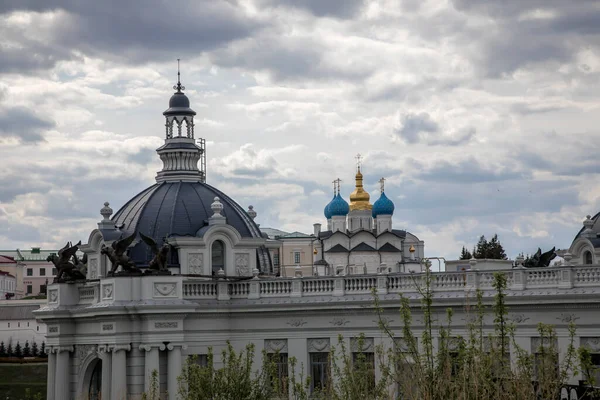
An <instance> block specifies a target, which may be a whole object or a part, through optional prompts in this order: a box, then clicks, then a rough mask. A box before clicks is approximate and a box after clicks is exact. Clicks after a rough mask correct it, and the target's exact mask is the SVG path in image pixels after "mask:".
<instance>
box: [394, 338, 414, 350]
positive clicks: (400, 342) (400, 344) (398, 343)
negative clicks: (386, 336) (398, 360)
mask: <svg viewBox="0 0 600 400" xmlns="http://www.w3.org/2000/svg"><path fill="white" fill-rule="evenodd" d="M414 339H415V342H416V343H415V344H417V345H418V341H419V339H418V338H414ZM394 346H395V347H396V351H399V352H401V353H408V352H409V351H410V349H409V348H408V343H406V339H405V338H403V337H398V338H394Z"/></svg>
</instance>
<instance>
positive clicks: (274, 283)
mask: <svg viewBox="0 0 600 400" xmlns="http://www.w3.org/2000/svg"><path fill="white" fill-rule="evenodd" d="M498 272H500V273H503V274H505V275H506V277H507V284H508V287H507V290H509V291H515V292H521V291H525V290H528V289H571V288H584V287H596V286H598V287H600V266H559V267H548V268H540V269H525V268H515V269H511V270H503V271H498ZM494 274H495V272H494V271H477V270H468V271H461V272H433V273H431V290H432V291H433V293H434V294H435V293H442V292H460V291H465V292H473V291H475V290H477V289H481V290H493V282H494ZM425 278H426V275H425V274H424V273H414V274H413V273H410V274H404V273H394V274H387V273H381V274H377V275H375V274H373V275H345V276H324V277H298V278H266V279H259V278H254V279H249V280H245V281H237V282H234V281H226V280H214V281H213V280H206V279H203V278H192V277H187V276H178V275H173V276H168V277H164V276H163V277H160V276H158V277H156V276H146V277H116V278H103V279H100V280H97V281H93V282H86V283H84V284H78V285H72V284H53V285H51V286H50V287H49V288H48V306H49V307H53V306H59V305H78V304H81V305H87V304H96V303H99V302H104V303H111V302H115V301H131V300H166V299H181V300H194V301H196V300H230V299H260V298H269V297H310V296H333V297H339V296H345V295H360V294H369V293H371V291H372V290H373V289H376V290H377V292H378V293H379V294H388V293H417V291H418V288H420V287H424V284H425Z"/></svg>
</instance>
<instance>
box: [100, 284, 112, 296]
mask: <svg viewBox="0 0 600 400" xmlns="http://www.w3.org/2000/svg"><path fill="white" fill-rule="evenodd" d="M113 288H114V286H113V284H112V283H106V284H104V285H102V300H112V299H113Z"/></svg>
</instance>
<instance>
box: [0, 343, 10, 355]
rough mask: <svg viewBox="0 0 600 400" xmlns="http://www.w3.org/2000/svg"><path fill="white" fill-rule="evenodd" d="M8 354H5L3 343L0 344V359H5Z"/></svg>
mask: <svg viewBox="0 0 600 400" xmlns="http://www.w3.org/2000/svg"><path fill="white" fill-rule="evenodd" d="M7 355H8V354H7V353H6V347H4V342H0V357H6V356H7Z"/></svg>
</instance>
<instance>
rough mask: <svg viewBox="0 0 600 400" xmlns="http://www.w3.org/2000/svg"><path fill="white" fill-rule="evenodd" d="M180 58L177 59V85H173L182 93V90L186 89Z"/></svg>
mask: <svg viewBox="0 0 600 400" xmlns="http://www.w3.org/2000/svg"><path fill="white" fill-rule="evenodd" d="M179 61H181V60H180V59H179V58H178V59H177V85H175V86H173V89H175V90H177V93H181V91H182V90H185V86H183V85H182V84H181V72H180V71H179Z"/></svg>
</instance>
